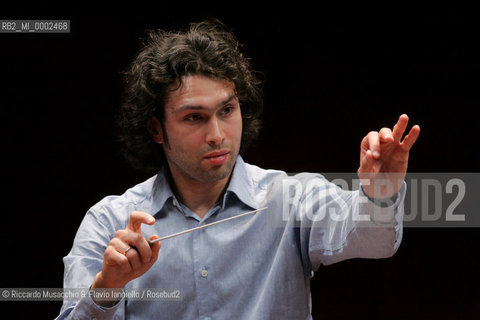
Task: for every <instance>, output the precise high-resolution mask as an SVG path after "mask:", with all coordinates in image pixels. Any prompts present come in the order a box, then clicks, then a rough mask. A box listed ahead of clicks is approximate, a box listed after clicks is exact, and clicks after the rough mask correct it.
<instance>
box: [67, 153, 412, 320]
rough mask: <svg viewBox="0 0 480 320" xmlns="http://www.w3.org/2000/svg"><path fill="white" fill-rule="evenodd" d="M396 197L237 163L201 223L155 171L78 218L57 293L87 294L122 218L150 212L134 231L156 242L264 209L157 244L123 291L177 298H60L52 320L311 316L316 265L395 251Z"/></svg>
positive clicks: (122, 225) (398, 214)
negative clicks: (161, 291) (371, 196)
mask: <svg viewBox="0 0 480 320" xmlns="http://www.w3.org/2000/svg"><path fill="white" fill-rule="evenodd" d="M404 195H405V184H404V185H403V187H402V189H401V190H400V192H399V194H398V196H397V200H396V201H395V203H394V204H393V205H391V206H388V207H380V206H377V205H376V204H374V203H373V202H370V201H368V200H367V199H366V197H365V196H364V195H363V192H362V190H361V188H360V191H347V190H342V189H340V188H339V187H337V186H336V185H335V184H332V183H330V182H328V181H327V180H326V179H325V178H324V177H323V176H322V175H319V174H313V173H301V174H297V175H295V176H288V175H287V174H286V173H285V172H282V171H277V170H264V169H261V168H259V167H256V166H253V165H249V164H246V163H245V162H244V161H243V160H242V158H241V157H240V156H239V157H238V159H237V162H236V165H235V168H234V170H233V175H232V178H231V180H230V183H229V185H228V188H227V190H226V192H225V195H224V197H223V200H222V201H220V202H219V203H217V204H216V205H215V206H214V207H213V208H211V209H210V210H209V211H208V213H207V214H206V215H205V216H204V217H203V219H201V218H200V217H199V216H198V215H197V214H195V213H194V212H192V211H191V210H189V209H188V208H187V207H185V206H184V205H182V204H180V203H179V202H178V201H177V199H176V197H175V195H174V194H173V192H172V190H171V188H170V185H169V183H168V181H167V179H166V177H165V175H164V174H163V172H160V173H159V174H158V175H156V176H154V177H152V178H150V179H149V180H147V181H145V182H143V183H140V184H138V185H136V186H135V187H133V188H131V189H129V190H127V191H126V192H125V193H124V194H123V195H120V196H109V197H106V198H104V199H103V200H101V201H100V202H99V203H97V204H96V205H94V206H93V207H92V208H91V209H90V210H89V211H88V212H87V214H86V216H85V218H84V219H83V221H82V223H81V225H80V228H79V230H78V232H77V235H76V237H75V240H74V244H73V248H72V250H71V251H70V253H69V254H68V255H67V256H66V257H65V258H64V264H65V276H64V288H88V287H90V285H91V284H92V282H93V280H94V277H95V275H96V274H97V273H98V272H99V271H100V270H101V268H102V261H103V255H104V251H105V249H106V247H107V246H108V244H109V242H110V240H111V239H112V238H113V237H114V236H115V231H116V230H119V229H124V228H125V227H126V226H127V224H128V220H129V216H130V213H131V212H132V211H145V212H148V213H151V214H153V215H154V217H155V218H156V222H155V224H154V225H153V226H148V225H143V226H142V231H143V233H144V235H145V236H147V237H149V236H151V235H153V234H158V235H159V236H160V237H162V236H165V235H169V234H172V233H175V232H178V231H182V230H186V229H189V228H192V227H196V226H199V225H201V224H205V223H211V222H214V221H217V220H221V219H225V218H228V217H232V216H235V215H238V214H240V213H243V212H247V211H250V210H253V209H258V208H261V207H265V206H267V207H268V209H267V210H265V211H262V212H258V213H255V214H252V215H248V216H245V217H241V218H239V219H236V220H233V221H229V222H226V223H222V224H219V225H216V226H210V227H208V228H204V229H201V230H198V231H194V232H191V233H187V234H184V235H181V236H178V237H175V238H171V239H168V240H164V241H163V242H162V247H161V249H160V254H159V257H158V260H157V261H156V262H155V264H154V265H153V266H152V268H151V269H150V270H149V271H148V272H147V273H145V274H144V275H143V276H141V277H139V278H137V279H134V280H132V281H131V282H129V283H128V284H127V286H126V287H125V289H126V290H128V289H131V288H178V289H180V290H181V300H180V301H178V300H173V301H172V300H167V299H158V300H155V301H142V300H140V299H122V300H121V301H120V302H119V303H117V304H116V305H115V306H114V307H112V308H104V307H100V306H98V305H97V304H95V302H94V301H93V300H92V299H91V298H90V297H85V298H83V299H81V300H77V301H65V302H64V304H63V306H62V309H61V313H60V316H59V317H58V319H92V318H96V319H238V320H240V319H245V320H252V319H289V320H291V319H311V294H310V279H311V277H312V276H313V274H314V271H316V270H317V269H318V268H319V266H320V265H321V264H324V265H328V264H331V263H335V262H338V261H341V260H345V259H349V258H354V257H362V258H383V257H390V256H392V255H393V254H394V253H395V251H396V250H397V248H398V246H399V245H400V242H401V236H402V223H401V221H402V215H403V198H404ZM359 217H360V218H359ZM365 217H367V218H370V221H364V220H365Z"/></svg>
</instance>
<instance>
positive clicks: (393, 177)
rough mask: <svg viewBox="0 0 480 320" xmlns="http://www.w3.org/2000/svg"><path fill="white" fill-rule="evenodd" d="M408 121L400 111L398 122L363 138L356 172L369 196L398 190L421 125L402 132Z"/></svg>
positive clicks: (383, 196)
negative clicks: (406, 132) (391, 127)
mask: <svg viewBox="0 0 480 320" xmlns="http://www.w3.org/2000/svg"><path fill="white" fill-rule="evenodd" d="M407 125H408V116H407V115H406V114H402V115H401V116H400V117H399V118H398V121H397V124H396V125H395V126H394V127H393V130H390V128H382V129H381V130H380V131H379V132H377V131H371V132H369V133H368V134H367V135H366V136H365V137H364V138H363V140H362V143H361V147H360V167H359V168H358V171H357V172H358V176H359V178H360V179H361V180H362V188H363V190H364V191H365V193H366V194H367V195H368V196H369V197H371V198H388V197H391V196H393V195H394V194H396V193H397V192H398V190H399V189H400V187H401V186H402V183H403V180H404V178H405V175H406V172H407V167H408V157H409V153H410V149H411V148H412V146H413V145H414V143H415V141H417V138H418V136H419V134H420V127H419V126H418V125H415V126H413V127H412V128H411V129H410V132H409V133H408V134H407V135H406V136H405V137H404V138H403V140H402V136H403V134H404V132H405V129H406V128H407Z"/></svg>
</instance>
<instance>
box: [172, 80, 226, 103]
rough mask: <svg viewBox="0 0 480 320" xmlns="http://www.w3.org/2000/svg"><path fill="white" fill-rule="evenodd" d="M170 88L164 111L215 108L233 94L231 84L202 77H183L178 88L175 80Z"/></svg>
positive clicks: (177, 82)
mask: <svg viewBox="0 0 480 320" xmlns="http://www.w3.org/2000/svg"><path fill="white" fill-rule="evenodd" d="M170 88H171V91H170V92H169V93H168V97H167V101H166V104H165V109H170V110H176V109H179V108H181V107H183V106H202V107H206V108H208V107H216V106H217V105H218V104H219V103H221V102H222V101H225V100H226V99H228V98H230V97H231V96H232V95H233V94H234V93H235V85H234V83H233V82H231V81H228V80H225V79H216V78H210V77H206V76H202V75H190V76H184V77H182V83H181V85H180V86H179V81H178V80H177V81H176V82H175V83H173V84H172V85H171V86H170Z"/></svg>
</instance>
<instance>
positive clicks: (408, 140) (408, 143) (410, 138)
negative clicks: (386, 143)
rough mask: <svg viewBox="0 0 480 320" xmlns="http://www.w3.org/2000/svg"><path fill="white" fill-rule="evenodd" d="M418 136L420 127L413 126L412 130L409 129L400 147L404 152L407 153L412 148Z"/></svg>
mask: <svg viewBox="0 0 480 320" xmlns="http://www.w3.org/2000/svg"><path fill="white" fill-rule="evenodd" d="M419 135H420V126H419V125H414V126H413V127H412V129H410V132H409V133H408V134H407V135H406V136H405V138H404V139H403V141H402V147H403V148H404V149H405V150H406V151H409V150H410V149H411V148H412V147H413V144H414V143H415V142H416V141H417V138H418V136H419Z"/></svg>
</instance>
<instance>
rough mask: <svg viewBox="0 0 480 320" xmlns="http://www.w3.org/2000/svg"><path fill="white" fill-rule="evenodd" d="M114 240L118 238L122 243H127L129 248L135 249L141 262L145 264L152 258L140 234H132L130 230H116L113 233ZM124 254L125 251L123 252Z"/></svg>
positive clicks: (147, 245)
mask: <svg viewBox="0 0 480 320" xmlns="http://www.w3.org/2000/svg"><path fill="white" fill-rule="evenodd" d="M115 237H116V238H120V239H121V240H122V241H124V242H125V243H127V244H128V245H129V246H132V247H134V248H135V250H136V251H137V252H138V254H139V255H140V256H141V258H142V261H143V262H144V263H147V262H149V261H150V259H151V257H152V249H151V248H150V245H149V244H148V242H147V240H146V239H145V238H144V237H143V235H142V234H141V233H138V232H133V231H131V230H128V229H125V230H118V231H117V232H116V233H115ZM123 252H125V251H123Z"/></svg>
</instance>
